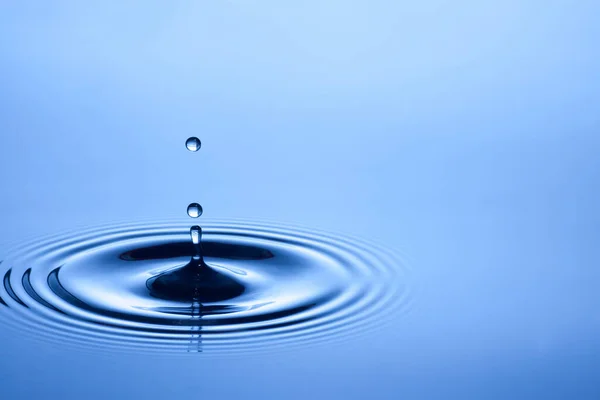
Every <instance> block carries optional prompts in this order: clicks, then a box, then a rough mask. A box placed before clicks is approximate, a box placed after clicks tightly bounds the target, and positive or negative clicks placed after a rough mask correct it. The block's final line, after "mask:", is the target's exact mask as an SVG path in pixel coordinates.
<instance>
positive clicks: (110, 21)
mask: <svg viewBox="0 0 600 400" xmlns="http://www.w3.org/2000/svg"><path fill="white" fill-rule="evenodd" d="M599 16H600V3H598V2H597V1H592V0H581V1H577V2H574V1H566V0H553V1H540V0H530V1H517V0H508V1H475V0H458V1H446V0H423V1H419V2H406V1H392V0H369V1H367V0H356V1H352V0H346V1H341V0H326V1H317V0H308V1H301V2H290V1H287V2H286V1H275V0H264V1H235V0H226V1H211V2H209V1H195V2H194V1H170V2H159V1H131V2H105V1H86V2H78V1H55V2H2V3H1V4H0V187H1V196H0V221H1V227H2V228H1V229H0V259H2V258H3V257H4V255H5V254H7V253H8V252H9V250H10V249H11V248H12V247H13V246H14V245H18V244H22V243H35V241H36V238H37V237H39V236H40V235H44V234H52V233H56V232H60V231H63V230H73V229H79V228H82V229H83V228H86V227H89V226H95V225H100V224H106V223H113V222H119V223H124V222H125V223H126V222H128V221H131V222H138V221H147V220H153V219H174V220H178V219H179V220H180V221H181V222H186V221H188V220H189V218H188V217H187V214H186V207H187V206H188V204H189V203H191V202H198V203H200V204H201V205H202V207H203V209H204V214H203V216H202V217H201V218H199V219H198V220H194V221H198V223H199V224H201V221H202V218H205V217H207V218H208V217H212V218H246V219H257V220H259V219H269V220H271V221H280V222H282V223H292V224H299V225H303V226H307V227H314V228H316V229H323V230H326V231H334V232H341V233H344V234H349V235H354V236H358V237H363V238H366V239H368V240H371V241H375V242H377V243H381V244H382V245H385V246H387V247H390V248H393V249H396V250H398V251H400V252H402V253H403V254H404V255H405V256H406V260H407V262H408V264H409V266H410V270H411V273H412V281H411V283H410V284H411V292H412V300H411V303H410V307H409V309H408V310H397V309H394V308H392V309H389V310H388V311H387V312H384V313H382V315H381V326H378V324H377V323H376V322H374V326H373V329H371V330H369V333H368V334H366V335H356V336H353V337H351V338H350V339H348V340H345V341H339V342H336V341H332V342H331V343H328V344H327V345H319V344H308V343H307V345H306V347H300V348H298V346H295V347H294V349H293V350H292V349H290V350H289V351H276V352H274V351H267V350H269V349H268V348H266V349H265V352H256V353H253V354H252V355H244V354H236V355H231V356H229V357H228V356H210V355H209V354H208V353H202V354H182V355H181V356H177V355H165V354H161V353H157V354H147V353H144V354H137V353H136V352H123V353H120V352H114V351H106V352H103V351H102V349H95V351H93V352H90V351H86V350H78V349H73V348H71V347H69V346H63V345H61V344H60V343H56V342H48V341H46V340H44V339H42V338H38V339H36V338H35V337H32V335H30V334H28V335H25V334H20V333H19V331H18V330H15V329H13V328H9V327H8V326H6V325H5V324H3V323H2V321H0V355H1V356H2V357H1V359H0V377H1V380H0V381H1V383H2V384H1V387H0V398H1V399H3V400H4V399H6V400H13V399H82V398H83V399H109V398H110V399H132V398H145V399H166V398H169V399H171V398H173V399H177V398H182V399H183V398H197V399H200V398H216V399H307V398H308V399H368V398H373V399H453V398H455V399H599V398H600V372H599V371H600V313H599V312H598V310H599V306H600V296H599V294H598V293H599V292H598V287H599V282H600V269H599V268H598V266H599V265H600V243H599V239H598V237H599V234H600V207H599V204H600V203H599V201H600V189H599V187H600V179H599V171H600V158H599V157H598V154H600V135H599V132H600V114H599V112H598V110H599V104H600V78H599V75H598V71H600V54H599V52H598V43H599V39H600V17H599ZM190 136H197V137H198V138H200V139H201V140H202V148H201V149H200V150H199V151H198V152H196V153H193V152H189V151H187V150H186V149H185V146H184V143H185V140H186V139H187V138H188V137H190ZM194 223H196V222H194ZM30 333H31V332H30ZM34 336H35V335H34Z"/></svg>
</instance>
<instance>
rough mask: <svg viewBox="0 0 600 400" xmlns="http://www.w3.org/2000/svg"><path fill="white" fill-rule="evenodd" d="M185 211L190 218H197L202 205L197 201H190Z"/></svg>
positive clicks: (200, 213)
mask: <svg viewBox="0 0 600 400" xmlns="http://www.w3.org/2000/svg"><path fill="white" fill-rule="evenodd" d="M187 213H188V215H189V216H190V217H192V218H198V217H199V216H201V215H202V206H201V205H200V204H198V203H191V204H190V205H189V206H188V208H187Z"/></svg>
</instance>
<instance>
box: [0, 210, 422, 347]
mask: <svg viewBox="0 0 600 400" xmlns="http://www.w3.org/2000/svg"><path fill="white" fill-rule="evenodd" d="M203 225H204V226H203V228H202V230H200V229H198V232H197V233H198V235H197V237H196V239H193V241H196V242H197V243H198V245H199V244H202V247H201V249H200V251H198V249H197V248H196V247H195V244H194V243H193V241H192V240H190V235H191V230H190V228H189V227H186V225H182V224H160V223H155V224H140V225H135V224H131V223H129V224H127V225H123V226H107V227H104V228H100V229H92V230H89V231H79V232H75V233H73V234H66V235H60V236H56V237H51V238H47V239H43V238H40V240H39V241H36V243H31V244H29V245H26V246H23V247H22V248H21V249H19V250H17V251H15V252H13V253H12V254H10V255H9V256H8V257H7V258H6V259H5V260H4V262H2V263H1V264H0V274H1V275H0V276H4V280H3V282H2V283H1V284H0V298H1V299H2V302H3V303H4V304H2V302H0V313H1V315H0V324H11V325H13V326H14V327H15V329H19V330H20V331H21V332H25V333H28V334H32V335H34V336H35V337H36V338H44V339H45V340H50V341H58V342H59V343H60V344H61V346H65V345H74V346H78V347H81V346H85V347H86V348H95V349H102V351H107V350H111V349H113V350H119V351H142V352H145V351H151V352H157V351H168V352H180V351H183V352H188V351H194V352H195V351H198V350H199V349H201V350H202V352H203V354H209V353H210V354H217V353H218V354H221V353H227V354H231V353H233V352H240V351H267V350H268V351H271V350H274V349H277V348H286V349H287V348H292V347H294V346H297V345H302V346H306V345H308V344H311V343H313V344H314V343H318V342H330V341H337V340H342V339H344V338H345V337H349V336H354V335H359V334H365V333H366V332H372V331H373V330H375V329H377V328H378V327H380V326H381V325H382V324H383V323H384V322H385V321H386V320H387V319H388V318H387V317H388V316H390V315H394V314H396V313H398V312H400V311H401V310H406V309H407V308H408V307H409V306H410V291H409V289H410V285H409V281H408V278H409V275H408V274H407V270H406V268H405V266H406V265H405V264H403V262H402V260H401V259H400V258H398V257H397V255H396V254H395V253H393V252H391V251H389V250H387V249H385V248H382V247H381V246H378V245H376V244H373V243H367V242H364V241H362V240H357V239H353V238H348V237H345V236H340V235H332V234H328V233H320V232H317V231H315V230H313V229H310V230H307V229H300V228H294V227H284V226H281V225H272V224H258V223H253V222H244V221H239V220H236V221H222V222H219V221H206V223H205V224H203Z"/></svg>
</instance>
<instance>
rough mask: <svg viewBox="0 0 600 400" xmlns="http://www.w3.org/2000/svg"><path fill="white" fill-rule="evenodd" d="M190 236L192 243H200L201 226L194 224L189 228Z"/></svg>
mask: <svg viewBox="0 0 600 400" xmlns="http://www.w3.org/2000/svg"><path fill="white" fill-rule="evenodd" d="M190 236H191V237H192V243H194V244H200V240H201V239H202V228H200V227H199V226H198V225H194V226H192V227H191V228H190Z"/></svg>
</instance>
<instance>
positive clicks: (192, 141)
mask: <svg viewBox="0 0 600 400" xmlns="http://www.w3.org/2000/svg"><path fill="white" fill-rule="evenodd" d="M201 146H202V143H201V142H200V139H198V138H197V137H193V136H192V137H191V138H189V139H188V140H186V141H185V147H187V149H188V150H189V151H198V150H200V147H201Z"/></svg>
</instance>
